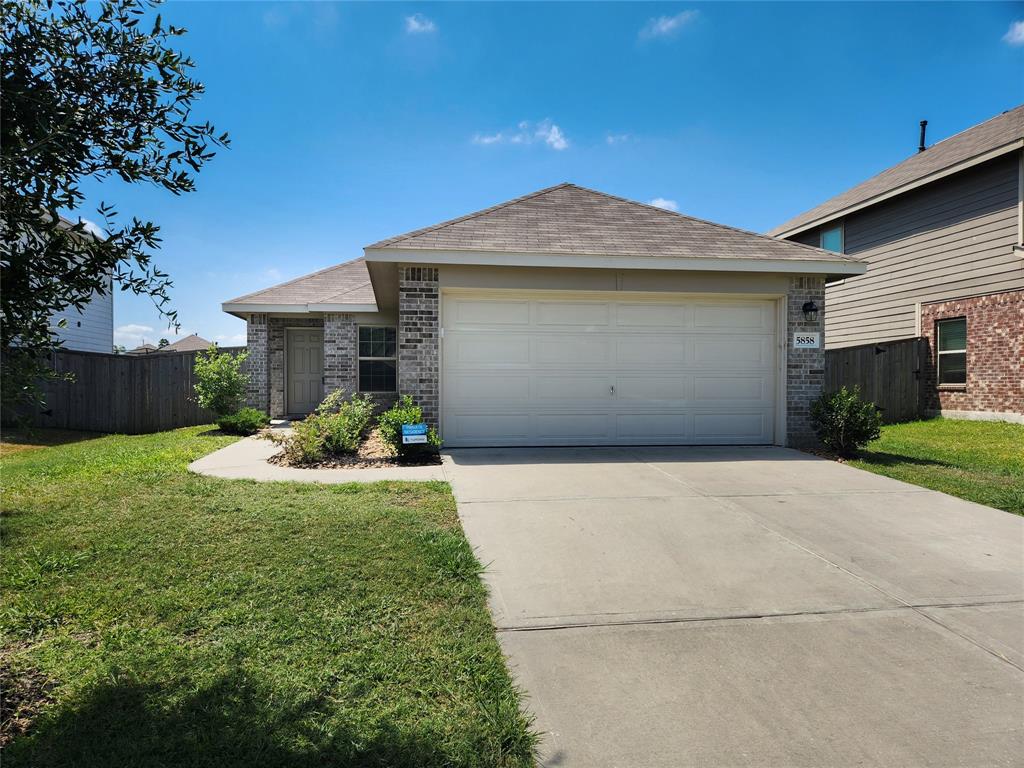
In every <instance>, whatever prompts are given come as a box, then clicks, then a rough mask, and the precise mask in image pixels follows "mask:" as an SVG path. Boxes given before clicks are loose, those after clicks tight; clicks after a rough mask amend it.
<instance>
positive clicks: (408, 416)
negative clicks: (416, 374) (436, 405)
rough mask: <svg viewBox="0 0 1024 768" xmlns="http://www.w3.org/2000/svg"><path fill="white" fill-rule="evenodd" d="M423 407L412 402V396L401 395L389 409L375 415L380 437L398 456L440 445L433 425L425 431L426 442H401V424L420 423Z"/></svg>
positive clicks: (431, 448)
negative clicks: (410, 443) (411, 443)
mask: <svg viewBox="0 0 1024 768" xmlns="http://www.w3.org/2000/svg"><path fill="white" fill-rule="evenodd" d="M422 423H423V409H422V408H420V407H419V406H418V405H416V404H415V403H413V401H412V397H410V396H409V395H402V396H401V397H400V398H398V402H397V403H395V404H394V405H393V406H392V407H391V408H390V409H388V410H386V411H384V413H382V414H381V415H380V416H378V417H377V427H378V429H379V432H380V437H381V439H382V440H383V441H384V442H385V443H387V444H388V445H389V446H390V447H391V450H392V451H394V452H395V454H396V455H398V456H406V455H408V454H411V453H415V452H416V451H422V450H433V449H437V448H438V447H440V445H441V438H440V437H439V436H438V434H437V430H435V429H434V428H433V427H431V428H430V430H429V431H428V432H427V442H426V443H425V444H424V443H419V444H413V445H406V444H404V443H403V442H402V425H403V424H422Z"/></svg>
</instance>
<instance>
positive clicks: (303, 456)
mask: <svg viewBox="0 0 1024 768" xmlns="http://www.w3.org/2000/svg"><path fill="white" fill-rule="evenodd" d="M281 446H282V448H283V449H284V457H285V462H287V463H288V464H313V463H315V462H318V461H320V460H321V459H322V458H324V455H325V453H326V450H325V446H324V434H323V430H322V429H321V426H320V420H319V417H318V416H317V415H316V414H313V415H312V416H309V417H307V418H305V419H303V420H302V421H297V422H295V423H294V424H293V425H292V433H291V434H290V435H288V436H287V437H286V438H284V439H283V440H282V441H281Z"/></svg>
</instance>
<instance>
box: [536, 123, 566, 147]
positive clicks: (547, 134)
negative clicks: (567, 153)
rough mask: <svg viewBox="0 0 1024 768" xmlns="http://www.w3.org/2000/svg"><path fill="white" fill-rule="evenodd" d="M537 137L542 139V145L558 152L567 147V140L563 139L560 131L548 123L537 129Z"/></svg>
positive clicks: (563, 136)
mask: <svg viewBox="0 0 1024 768" xmlns="http://www.w3.org/2000/svg"><path fill="white" fill-rule="evenodd" d="M537 135H538V136H539V137H541V138H543V139H544V143H545V144H547V145H548V146H549V147H551V148H552V149H557V150H559V151H561V150H563V149H567V148H568V147H569V140H568V139H567V138H565V134H564V133H562V129H561V128H559V127H558V126H557V125H555V124H553V123H549V124H548V125H545V126H543V127H541V128H540V129H538V131H537Z"/></svg>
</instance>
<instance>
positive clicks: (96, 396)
mask: <svg viewBox="0 0 1024 768" xmlns="http://www.w3.org/2000/svg"><path fill="white" fill-rule="evenodd" d="M244 349H245V347H223V348H222V351H225V352H239V351H242V350H244ZM197 354H198V352H160V353H154V354H149V355H112V354H110V355H108V354H103V353H101V352H75V351H71V350H61V351H59V352H55V353H54V355H53V362H52V365H53V368H54V370H55V371H56V372H57V373H58V374H66V373H70V374H72V375H73V376H74V378H73V380H70V381H61V380H57V381H51V382H46V384H45V385H44V387H43V391H44V392H45V395H46V405H45V406H44V408H43V410H42V411H41V412H40V411H37V412H34V413H32V414H31V415H30V416H29V422H30V423H31V424H32V425H34V426H37V427H56V428H58V429H80V430H85V431H88V432H124V433H127V434H141V433H145V432H159V431H161V430H164V429H175V428H176V427H188V426H194V425H196V424H209V423H211V422H212V421H214V415H213V414H212V413H210V412H209V411H207V410H205V409H203V408H200V407H199V405H198V404H197V403H196V402H195V400H194V398H195V392H194V390H193V385H194V384H195V362H196V355H197Z"/></svg>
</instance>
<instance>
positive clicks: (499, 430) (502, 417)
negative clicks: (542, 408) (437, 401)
mask: <svg viewBox="0 0 1024 768" xmlns="http://www.w3.org/2000/svg"><path fill="white" fill-rule="evenodd" d="M447 424H448V426H450V428H451V430H452V436H453V438H452V439H457V440H458V441H460V442H465V443H467V444H473V443H480V442H483V441H486V442H490V441H491V440H492V439H493V437H494V436H495V435H501V436H502V438H503V439H504V440H505V441H506V442H505V444H509V442H510V441H511V442H521V441H523V440H527V439H529V438H530V437H531V436H532V434H531V429H530V414H529V413H526V412H521V413H499V414H495V413H486V412H482V413H457V414H453V415H451V417H450V418H449V419H448V421H447Z"/></svg>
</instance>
